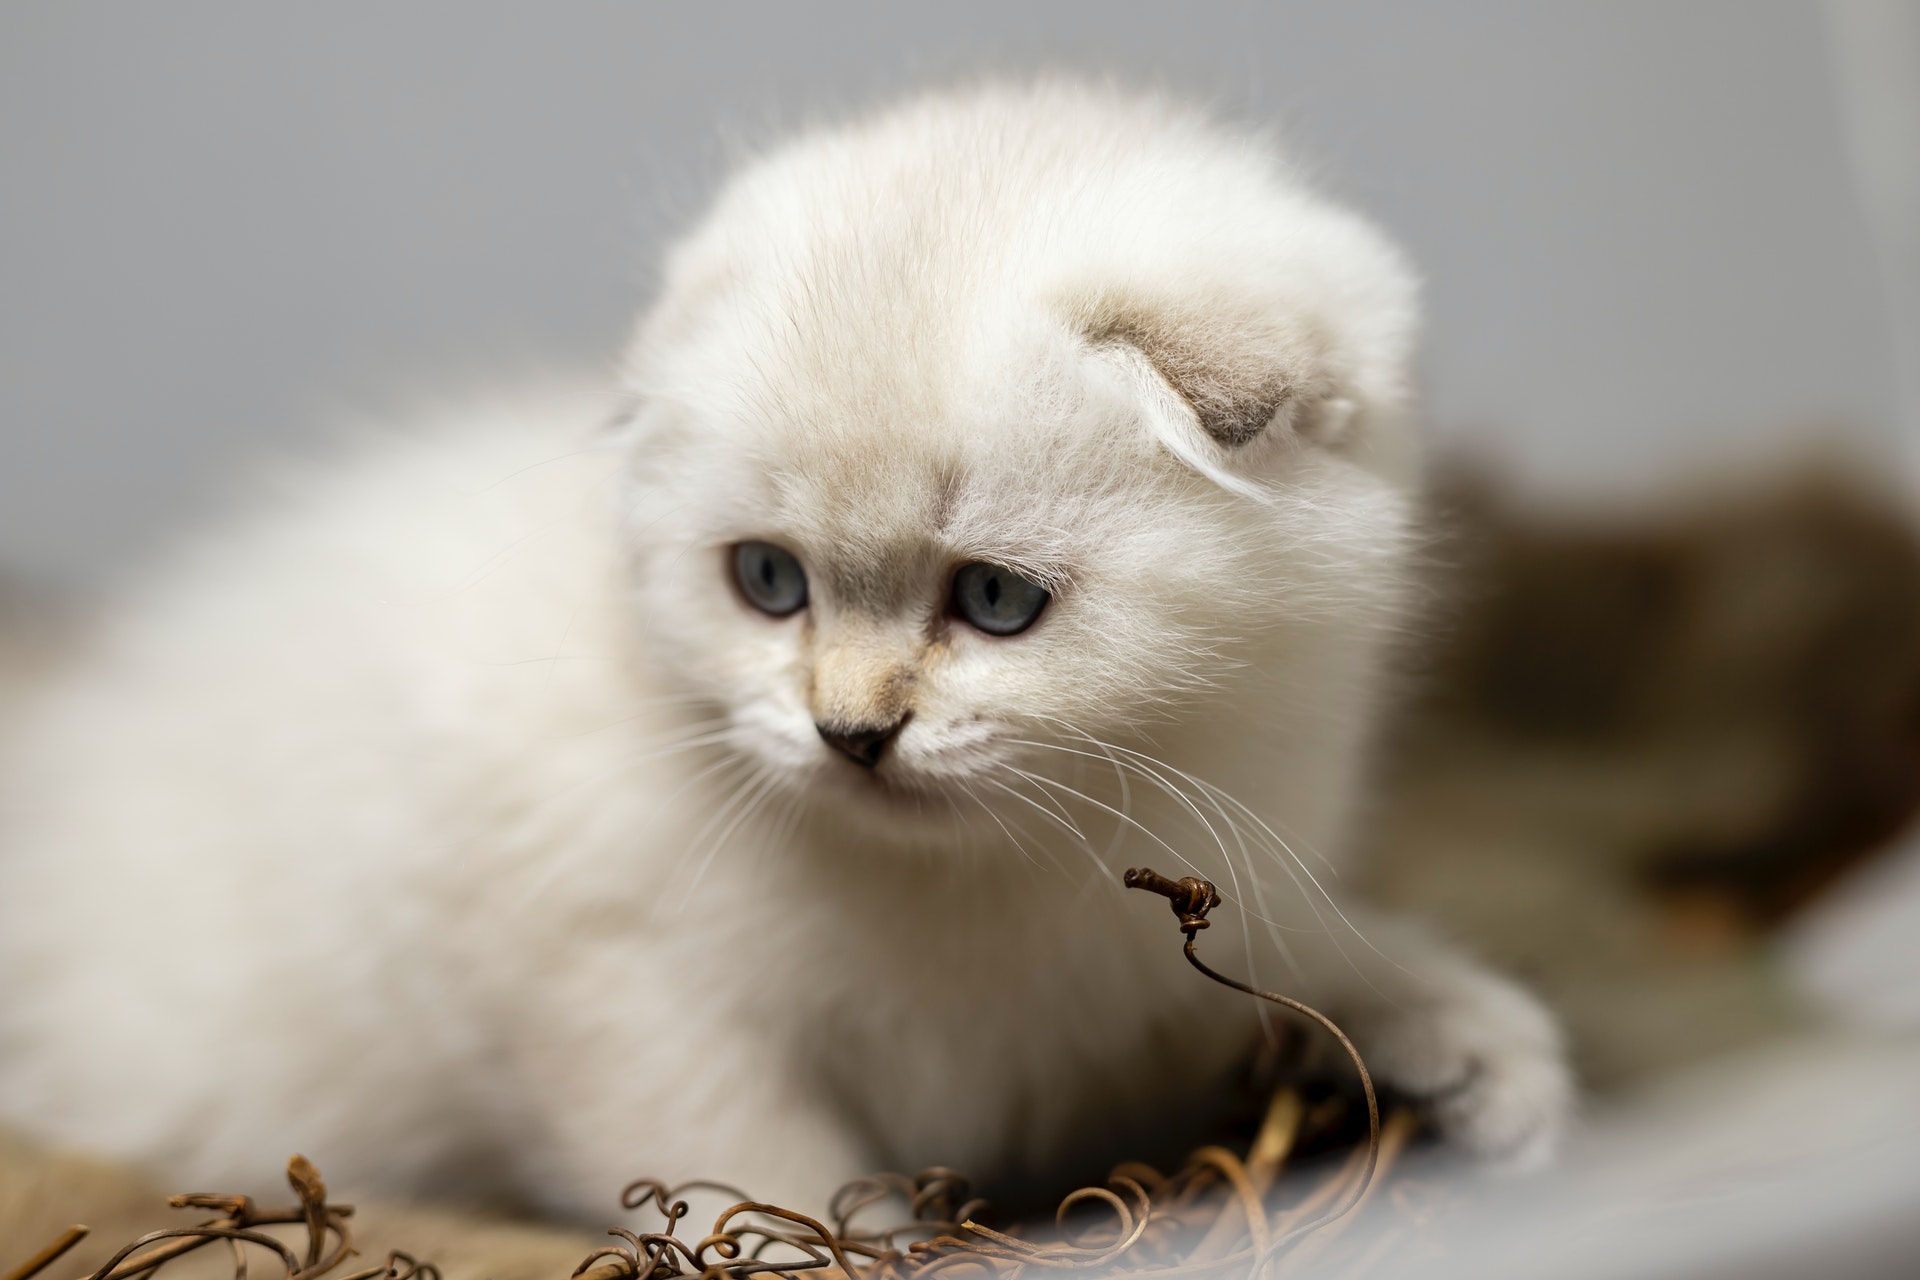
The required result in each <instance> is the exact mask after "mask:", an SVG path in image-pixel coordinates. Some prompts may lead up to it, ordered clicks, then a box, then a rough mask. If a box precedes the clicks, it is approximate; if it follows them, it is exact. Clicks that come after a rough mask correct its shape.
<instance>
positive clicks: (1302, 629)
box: [630, 85, 1414, 828]
mask: <svg viewBox="0 0 1920 1280" xmlns="http://www.w3.org/2000/svg"><path fill="white" fill-rule="evenodd" d="M1413 326H1414V307H1413V288H1412V284H1411V282H1410V280H1409V277H1408V274H1407V272H1406V271H1405V269H1404V268H1403V267H1402V265H1401V264H1400V261H1399V259H1398V257H1397V256H1396V255H1395V253H1394V252H1393V251H1392V250H1391V249H1390V248H1389V247H1388V246H1387V245H1386V244H1385V243H1384V242H1383V241H1382V240H1381V239H1380V238H1379V237H1378V236H1377V235H1376V233H1374V232H1373V231H1372V230H1371V229H1370V228H1369V227H1367V226H1366V225H1365V224H1363V223H1361V222H1360V221H1358V220H1357V219H1355V218H1353V217H1352V216H1350V215H1348V214H1346V213H1344V212H1341V211H1339V210H1337V209H1335V208H1333V207H1330V206H1329V205H1327V204H1325V203H1323V202H1321V201H1320V200H1318V199H1317V198H1314V197H1313V196H1311V195H1309V194H1308V193H1306V192H1305V191H1304V190H1303V189H1302V188H1301V186H1300V185H1299V183H1298V181H1297V180H1296V179H1295V178H1293V177H1291V176H1290V175H1288V174H1287V173H1286V172H1285V171H1284V170H1282V169H1281V168H1280V166H1279V165H1278V164H1277V163H1276V162H1275V161H1274V160H1273V159H1272V158H1271V157H1270V156H1269V155H1268V154H1267V153H1266V151H1265V150H1264V149H1263V148H1262V147H1261V146H1259V145H1257V144H1256V143H1255V142H1254V141H1252V140H1250V139H1246V138H1242V137H1239V136H1236V135H1232V134H1229V133H1225V132H1222V131H1220V130H1218V129H1216V128H1214V127H1212V126H1210V125H1208V124H1207V123H1206V122H1205V121H1203V120H1201V119H1199V118H1198V117H1195V116H1192V115H1189V114H1187V113H1184V112H1182V111H1179V110H1177V109H1174V108H1172V107H1170V106H1169V105H1167V104H1166V103H1164V102H1161V101H1158V100H1151V99H1135V98H1127V97H1123V96H1119V95H1116V94H1110V93H1105V92H1101V91H1094V90H1088V89H1085V88H1080V87H1074V86H1065V85H1050V86H1044V87H1042V88H1040V89H1037V90H1033V89H1030V90H1018V91H1015V90H988V91H984V92H975V93H970V94H966V95H958V96H952V97H940V98H932V99H923V100H920V101H918V102H916V103H914V104H911V105H909V106H908V107H906V108H904V109H900V110H896V111H894V112H892V113H889V114H886V115H883V116H881V117H878V118H876V119H873V120H870V121H868V122H866V123H863V124H860V125H858V126H855V127H853V128H848V129H842V130H836V131H832V132H826V133H821V134H818V135H814V136H811V137H807V138H804V139H802V140H801V141H799V142H797V143H794V144H792V145H790V146H788V147H786V148H785V149H783V150H780V151H777V152H775V153H774V154H773V155H771V156H770V157H768V158H766V159H765V160H763V161H761V162H759V163H758V164H756V165H754V166H752V167H750V168H749V169H747V170H746V171H745V172H744V173H743V174H742V175H741V176H740V177H738V178H737V179H736V180H735V181H734V182H733V183H732V184H731V185H730V186H729V188H728V189H727V191H726V192H725V193H724V194H723V196H722V198H721V199H720V201H719V204H718V207H717V209H716V210H715V211H714V213H713V214H712V215H711V216H710V218H709V219H708V220H707V221H706V223H705V224H704V225H703V226H702V227H701V228H700V229H699V230H698V231H697V232H696V233H695V234H694V235H693V236H692V237H691V238H690V239H689V240H688V241H687V242H685V243H684V244H683V245H681V246H680V248H679V249H678V251H677V252H676V253H675V255H674V256H673V258H672V260H671V263H670V269H669V272H668V282H667V287H666V290H665V293H664V295H663V298H662V300H661V302H660V303H659V305H658V307H657V308H656V309H655V311H654V313H653V314H652V315H651V316H650V317H649V319H648V321H647V323H646V324H645V326H644V327H643V329H642V332H641V335H640V338H639V341H638V344H637V347H636V353H635V357H634V361H633V384H634V385H633V389H634V391H635V394H636V403H637V405H638V408H637V410H636V413H635V416H634V428H633V430H634V437H635V450H636V452H635V460H634V464H633V476H634V488H633V492H632V505H631V517H630V518H631V526H630V528H631V537H632V540H633V547H634V552H635V565H636V578H635V580H636V598H635V608H636V611H637V613H638V614H639V615H640V617H641V619H642V626H643V630H644V641H645V649H646V652H647V653H648V655H649V658H650V660H651V661H653V662H654V663H655V664H656V665H657V666H658V667H659V668H660V670H661V671H662V672H663V673H664V678H665V679H666V680H668V681H670V682H672V683H673V684H675V685H677V686H678V688H679V689H680V690H681V691H683V692H685V693H689V694H691V695H693V696H695V697H696V698H698V699H699V700H701V701H702V702H704V703H705V704H707V705H708V706H709V707H711V708H712V709H713V710H714V711H715V712H716V713H717V714H718V716H719V717H720V718H721V720H722V722H723V723H724V724H725V726H726V735H727V741H728V745H729V748H730V749H731V750H732V751H733V752H735V753H736V754H737V755H738V756H740V757H742V758H744V759H745V760H747V761H750V762H752V763H754V764H757V765H759V766H762V768H763V769H764V770H765V771H766V773H765V776H766V777H768V778H769V779H771V780H773V785H778V784H779V783H781V782H785V783H787V784H790V785H792V786H794V787H801V788H806V789H807V790H808V791H809V792H810V793H811V794H814V795H816V796H818V797H820V798H821V802H822V803H824V804H828V805H835V806H840V807H841V808H842V809H844V810H845V811H846V812H848V813H850V814H854V815H865V816H868V817H876V818H878V819H879V820H881V821H883V822H896V821H897V822H899V823H901V824H903V826H910V825H912V823H913V822H914V821H915V820H914V819H912V817H911V813H912V812H913V811H916V810H917V811H918V812H920V813H921V814H922V815H923V819H921V821H922V824H923V825H924V826H926V827H930V828H931V827H938V826H940V825H941V824H942V823H943V822H947V821H948V820H949V819H950V817H951V812H950V811H948V810H947V809H946V808H945V807H944V805H943V803H942V802H946V801H950V802H953V803H954V804H956V805H960V806H966V805H972V804H974V803H975V802H976V801H978V800H986V801H989V802H992V801H994V800H995V799H996V797H1002V794H1003V791H1004V790H1005V789H1006V788H1009V787H1018V786H1021V785H1022V782H1021V777H1020V773H1019V772H1018V771H1020V770H1027V771H1032V770H1033V769H1035V768H1039V769H1042V770H1044V769H1046V768H1048V767H1049V766H1047V765H1046V764H1045V763H1044V759H1051V758H1054V757H1058V756H1060V755H1062V754H1064V753H1063V751H1062V748H1065V753H1070V752H1072V751H1076V750H1083V751H1084V750H1095V748H1092V747H1091V746H1090V745H1089V743H1090V741H1091V740H1105V741H1112V740H1115V739H1119V738H1123V737H1125V736H1126V735H1129V734H1133V733H1135V732H1137V731H1138V730H1139V729H1140V728H1141V727H1142V726H1143V725H1148V724H1157V725H1158V726H1159V729H1160V730H1161V731H1171V730H1176V729H1177V728H1178V726H1179V725H1180V724H1182V723H1191V722H1192V721H1193V720H1194V719H1195V718H1196V717H1197V716H1200V715H1202V714H1212V712H1203V711H1202V710H1200V709H1201V708H1205V707H1212V708H1214V710H1215V711H1221V712H1224V711H1231V712H1234V713H1244V712H1249V711H1252V710H1254V709H1260V710H1261V711H1262V712H1263V713H1265V712H1270V713H1271V715H1270V717H1269V719H1270V720H1272V721H1273V723H1274V724H1275V725H1277V726H1278V729H1279V731H1281V732H1285V731H1286V727H1287V726H1288V725H1294V726H1296V727H1298V729H1299V731H1300V732H1302V733H1312V732H1320V731H1323V730H1326V729H1327V727H1328V726H1329V725H1330V724H1332V723H1333V721H1334V720H1335V719H1337V718H1338V714H1339V711H1338V709H1339V708H1340V707H1342V706H1346V705H1348V703H1350V702H1351V701H1352V695H1353V693H1354V689H1355V687H1356V686H1358V685H1360V684H1363V683H1364V682H1365V675H1366V672H1367V670H1368V668H1369V664H1370V663H1371V661H1372V654H1373V652H1374V649H1375V637H1376V636H1377V635H1378V633H1379V632H1380V631H1381V630H1382V629H1383V628H1384V627H1385V625H1386V624H1387V623H1388V622H1389V621H1390V619H1391V616H1392V613H1393V609H1394V604H1395V600H1396V598H1397V595H1398V592H1397V591H1396V589H1395V587H1396V582H1395V579H1396V577H1397V573H1396V568H1397V564H1398V559H1399V521H1400V514H1401V509H1402V491H1403V489H1404V486H1405V482H1406V480H1407V478H1408V473H1409V472H1410V471H1411V469H1412V467H1413V458H1412V454H1413V449H1412V445H1411V441H1410V437H1409V432H1408V429H1407V425H1406V421H1405V414H1404V407H1403V399H1404V394H1405V375H1406V370H1405V366H1406V361H1407V355H1408V347H1409V343H1410V340H1411V335H1412V330H1413ZM1336 736H1339V735H1336ZM1338 749H1340V750H1344V747H1340V748H1338ZM1047 752H1050V753H1051V755H1050V756H1046V757H1044V758H1043V756H1042V754H1041V753H1047ZM903 801H905V802H908V803H903ZM1029 816H1031V815H1029Z"/></svg>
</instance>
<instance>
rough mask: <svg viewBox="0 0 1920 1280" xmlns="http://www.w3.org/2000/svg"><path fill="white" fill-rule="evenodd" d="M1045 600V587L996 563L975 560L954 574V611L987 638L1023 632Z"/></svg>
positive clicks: (1042, 606) (1036, 615) (1043, 606)
mask: <svg viewBox="0 0 1920 1280" xmlns="http://www.w3.org/2000/svg"><path fill="white" fill-rule="evenodd" d="M1047 599H1048V597H1047V590H1046V588H1045V587H1042V586H1040V585H1039V584H1038V583H1034V582H1029V581H1027V580H1026V579H1025V578H1023V577H1021V576H1020V575H1019V574H1017V573H1015V572H1014V571H1013V570H1011V569H1002V568H1001V567H1000V566H999V565H997V564H983V563H980V562H978V561H976V562H974V563H973V564H969V565H962V566H961V568H960V572H958V573H956V574H954V575H953V608H954V612H956V613H958V614H959V615H960V616H961V617H963V618H965V619H966V620H967V621H968V622H971V623H972V624H973V625H974V626H976V627H978V628H980V629H981V630H982V631H984V632H986V633H987V634H988V635H990V636H1011V635H1018V634H1019V633H1020V632H1022V631H1025V630H1026V629H1027V628H1028V627H1030V626H1032V625H1033V620H1034V619H1035V618H1037V617H1039V616H1040V610H1042V609H1044V608H1046V605H1047Z"/></svg>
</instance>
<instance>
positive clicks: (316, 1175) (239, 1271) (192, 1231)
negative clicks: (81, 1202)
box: [0, 1156, 440, 1280]
mask: <svg viewBox="0 0 1920 1280" xmlns="http://www.w3.org/2000/svg"><path fill="white" fill-rule="evenodd" d="M287 1182H288V1184H289V1185H291V1186H292V1187H293V1194H294V1196H295V1198H296V1200H297V1201H298V1203H296V1204H293V1205H288V1206H281V1207H276V1208H263V1207H262V1206H260V1205H257V1204H255V1203H254V1202H253V1200H252V1199H251V1198H250V1197H248V1196H230V1195H208V1194H202V1193H196V1194H191V1195H179V1196H173V1197H171V1198H170V1199H168V1201H167V1203H168V1204H170V1205H172V1206H173V1207H174V1208H176V1209H208V1210H212V1211H213V1213H214V1214H215V1216H214V1217H212V1218H209V1219H207V1220H206V1221H205V1222H201V1223H198V1224H196V1225H194V1226H191V1227H172V1228H168V1229H166V1230H163V1231H149V1232H148V1233H147V1234H146V1235H143V1236H141V1237H140V1238H139V1239H138V1240H135V1241H133V1242H131V1243H130V1244H128V1245H126V1246H125V1247H124V1248H122V1249H121V1250H120V1251H119V1252H118V1253H116V1254H114V1255H113V1256H112V1257H111V1258H109V1259H107V1260H106V1261H105V1262H104V1263H102V1264H101V1265H100V1266H99V1267H98V1268H97V1269H96V1270H95V1271H94V1272H93V1273H92V1274H91V1275H89V1276H87V1277H86V1280H147V1278H148V1277H150V1276H152V1275H153V1274H154V1273H155V1272H156V1271H158V1270H159V1269H160V1268H162V1267H164V1266H166V1265H167V1264H168V1263H170V1262H174V1261H177V1260H178V1259H180V1258H184V1257H186V1256H187V1255H188V1254H190V1253H195V1252H198V1251H199V1250H202V1249H205V1248H208V1247H210V1246H214V1245H224V1246H226V1248H227V1250H228V1252H229V1253H230V1254H231V1256H232V1259H233V1275H234V1280H248V1275H249V1267H248V1262H249V1260H248V1254H247V1246H248V1245H252V1246H253V1247H254V1248H255V1249H256V1250H263V1251H265V1252H266V1253H267V1254H268V1255H270V1256H271V1257H272V1258H273V1259H274V1261H275V1262H276V1263H278V1265H279V1268H280V1275H281V1276H282V1277H283V1280H318V1277H320V1276H324V1275H327V1274H328V1273H330V1272H332V1271H333V1270H334V1269H335V1268H337V1267H339V1266H340V1264H341V1263H343V1262H345V1261H346V1260H347V1259H349V1258H351V1257H354V1256H355V1253H354V1248H353V1228H352V1226H351V1225H350V1223H349V1222H348V1219H350V1218H351V1217H352V1216H353V1206H352V1205H344V1204H329V1203H327V1186H326V1183H325V1182H323V1181H321V1178H320V1171H319V1170H318V1169H315V1168H314V1167H313V1164H312V1162H310V1161H309V1160H308V1159H307V1158H306V1157H305V1156H294V1157H293V1158H292V1159H291V1160H289V1161H287ZM296 1225H297V1226H300V1227H303V1228H304V1229H305V1237H306V1238H305V1240H304V1241H299V1242H297V1243H298V1244H299V1246H300V1247H295V1245H289V1244H287V1243H286V1242H285V1241H283V1240H281V1239H279V1238H278V1237H277V1236H274V1235H270V1234H269V1233H268V1232H266V1231H265V1230H263V1228H266V1227H275V1226H296ZM86 1235H87V1229H86V1228H85V1227H69V1228H68V1229H67V1230H66V1231H64V1232H63V1233H61V1235H60V1237H59V1238H58V1239H56V1240H54V1241H53V1242H52V1243H51V1244H49V1245H48V1246H47V1247H46V1248H44V1249H42V1250H41V1251H40V1252H38V1253H36V1254H34V1255H33V1256H32V1257H31V1258H28V1259H27V1260H26V1261H25V1262H24V1263H22V1264H20V1265H19V1266H17V1267H15V1268H13V1269H12V1270H11V1271H8V1272H6V1273H5V1274H4V1275H0V1280H32V1278H33V1277H34V1276H36V1275H39V1274H40V1273H41V1272H43V1271H45V1270H46V1269H47V1268H48V1267H50V1266H52V1265H53V1264H54V1263H55V1262H56V1261H58V1260H59V1259H60V1258H61V1257H62V1256H64V1255H65V1254H66V1252H67V1251H68V1250H69V1249H71V1248H73V1246H74V1245H76V1244H79V1243H80V1241H81V1240H83V1239H85V1238H86ZM337 1280H440V1273H439V1271H438V1270H437V1269H435V1268H434V1267H433V1266H432V1265H431V1264H428V1263H423V1262H416V1261H415V1260H414V1259H413V1258H411V1257H409V1256H408V1255H406V1254H404V1253H398V1252H395V1253H391V1254H389V1255H388V1256H387V1260H386V1261H385V1262H384V1263H382V1264H381V1265H379V1266H377V1267H365V1268H362V1269H360V1270H357V1271H352V1272H349V1273H347V1274H345V1275H342V1276H339V1277H337Z"/></svg>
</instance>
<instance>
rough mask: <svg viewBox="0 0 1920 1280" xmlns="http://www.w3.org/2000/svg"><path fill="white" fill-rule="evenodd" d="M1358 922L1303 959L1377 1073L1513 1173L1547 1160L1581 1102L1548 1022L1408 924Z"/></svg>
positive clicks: (1507, 987)
mask: <svg viewBox="0 0 1920 1280" xmlns="http://www.w3.org/2000/svg"><path fill="white" fill-rule="evenodd" d="M1349 914H1352V913H1349ZM1353 919H1354V923H1355V925H1356V928H1355V930H1353V931H1346V930H1341V931H1340V932H1337V933H1332V934H1328V935H1327V936H1326V940H1325V941H1324V942H1323V943H1322V944H1321V945H1320V946H1317V947H1315V948H1313V949H1312V950H1313V954H1312V955H1311V956H1310V957H1302V959H1303V960H1304V961H1305V964H1306V967H1307V968H1308V969H1309V977H1310V979H1311V983H1312V986H1313V988H1314V991H1315V995H1316V998H1317V999H1318V1000H1320V1001H1323V1002H1324V1004H1323V1006H1322V1007H1323V1008H1324V1009H1325V1011H1326V1012H1327V1013H1328V1014H1329V1015H1330V1016H1332V1017H1333V1018H1334V1019H1335V1020H1336V1021H1338V1022H1339V1023H1340V1024H1341V1026H1342V1028H1343V1029H1344V1030H1345V1031H1346V1032H1347V1034H1348V1035H1349V1036H1351V1037H1352V1039H1353V1041H1354V1044H1355V1045H1356V1046H1357V1047H1358V1048H1359V1050H1360V1053H1361V1055H1362V1056H1363V1057H1364V1058H1365V1059H1366V1062H1367V1067H1368V1069H1369V1070H1370V1071H1371V1072H1372V1073H1373V1075H1374V1077H1375V1078H1376V1079H1377V1080H1378V1081H1380V1082H1381V1083H1383V1084H1385V1085H1388V1086H1391V1087H1392V1088H1394V1089H1396V1090H1398V1091H1400V1092H1402V1093H1405V1094H1409V1095H1412V1096H1413V1097H1416V1098H1420V1099H1423V1100H1425V1101H1426V1102H1427V1103H1428V1104H1429V1106H1430V1107H1431V1108H1432V1113H1433V1116H1434V1118H1435V1120H1436V1121H1437V1122H1438V1124H1439V1126H1440V1128H1441V1131H1442V1132H1443V1134H1444V1135H1445V1136H1446V1137H1447V1138H1449V1139H1450V1140H1452V1141H1454V1142H1457V1143H1458V1144H1460V1145H1461V1146H1463V1147H1465V1148H1467V1149H1468V1150H1470V1151H1473V1152H1475V1153H1477V1154H1479V1155H1482V1156H1485V1157H1487V1158H1490V1159H1493V1160H1496V1161H1498V1162H1500V1163H1502V1164H1506V1165H1512V1166H1520V1167H1529V1166H1534V1165H1538V1164H1540V1163H1543V1162H1544V1161H1546V1160H1547V1159H1548V1158H1549V1157H1550V1156H1551V1155H1552V1153H1553V1151H1554V1149H1555V1147H1556V1146H1557V1144H1558V1142H1559V1140H1560V1137H1561V1135H1562V1133H1563V1132H1564V1130H1565V1128H1566V1126H1567V1123H1568V1121H1569V1120H1570V1118H1571V1116H1572V1113H1573V1107H1574V1097H1575V1086H1574V1080H1573V1073H1572V1070H1571V1068H1570V1066H1569V1065H1568V1062H1567V1054H1566V1046H1565V1041H1564V1039H1563V1037H1562V1036H1561V1033H1560V1028H1559V1025H1558V1023H1557V1022H1556V1021H1555V1019H1554V1017H1553V1015H1552V1014H1551V1013H1550V1012H1549V1011H1548V1010H1547V1008H1546V1007H1545V1006H1544V1005H1543V1004H1542V1003H1541V1002H1540V1001H1539V999H1538V998H1536V997H1535V996H1534V995H1532V994H1531V993H1530V992H1528V991H1527V990H1526V989H1525V988H1523V987H1521V986H1520V985H1519V984H1518V983H1516V982H1514V981H1513V980H1511V979H1509V978H1506V977H1504V976H1502V975H1500V974H1498V973H1495V972H1494V971H1493V970H1491V969H1488V968H1485V967H1483V966H1481V965H1480V964H1478V963H1476V962H1475V961H1473V960H1470V959H1468V958H1467V957H1466V956H1464V955H1462V954H1461V953H1460V952H1458V951H1456V950H1454V949H1453V948H1452V947H1449V946H1447V945H1445V944H1443V943H1441V942H1439V941H1437V940H1436V939H1434V938H1432V937H1430V936H1428V935H1427V934H1425V933H1424V932H1423V931H1421V930H1419V929H1417V928H1416V927H1414V926H1413V925H1411V924H1409V923H1407V922H1404V921H1400V920H1396V919H1393V918H1391V917H1385V916H1379V915H1371V914H1369V915H1365V916H1361V915H1354V916H1353ZM1335 927H1336V928H1338V926H1337V925H1336V926H1335ZM1336 943H1337V945H1336Z"/></svg>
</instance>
